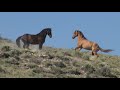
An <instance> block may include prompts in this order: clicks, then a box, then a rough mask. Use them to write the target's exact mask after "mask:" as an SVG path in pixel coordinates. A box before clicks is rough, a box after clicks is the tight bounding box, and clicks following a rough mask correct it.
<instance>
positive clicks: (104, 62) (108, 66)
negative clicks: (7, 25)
mask: <svg viewBox="0 0 120 90" xmlns="http://www.w3.org/2000/svg"><path fill="white" fill-rule="evenodd" d="M30 48H31V49H30V50H24V49H23V48H18V47H17V46H16V44H15V43H13V42H12V41H11V42H10V40H8V39H3V38H2V37H1V38H0V78H120V57H119V56H112V55H105V54H100V56H99V57H98V58H96V57H93V56H91V54H90V52H87V51H86V52H79V51H75V50H73V49H62V48H53V47H45V46H44V47H43V49H42V50H38V46H36V47H33V46H31V47H30Z"/></svg>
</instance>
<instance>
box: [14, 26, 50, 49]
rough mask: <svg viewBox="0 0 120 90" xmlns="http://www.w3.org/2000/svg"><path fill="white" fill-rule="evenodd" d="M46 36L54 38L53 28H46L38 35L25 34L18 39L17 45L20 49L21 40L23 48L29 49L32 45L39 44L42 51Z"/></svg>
mask: <svg viewBox="0 0 120 90" xmlns="http://www.w3.org/2000/svg"><path fill="white" fill-rule="evenodd" d="M46 35H48V36H49V37H50V38H52V32H51V28H45V29H43V30H42V31H41V32H40V33H38V34H36V35H32V34H24V35H22V36H20V37H18V38H17V39H16V44H17V46H18V47H20V40H22V42H23V43H24V45H23V48H28V49H29V45H30V44H33V45H36V44H39V49H42V45H43V43H44V42H45V38H46Z"/></svg>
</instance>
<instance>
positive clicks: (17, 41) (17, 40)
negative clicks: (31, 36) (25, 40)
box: [16, 36, 22, 47]
mask: <svg viewBox="0 0 120 90" xmlns="http://www.w3.org/2000/svg"><path fill="white" fill-rule="evenodd" d="M21 37H22V36H20V37H18V38H17V39H16V44H17V46H18V47H20V39H21Z"/></svg>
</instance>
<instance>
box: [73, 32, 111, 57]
mask: <svg viewBox="0 0 120 90" xmlns="http://www.w3.org/2000/svg"><path fill="white" fill-rule="evenodd" d="M75 37H78V44H77V47H76V48H75V50H77V49H79V50H81V49H82V48H83V49H86V50H92V55H96V56H97V57H98V54H97V52H98V51H99V50H100V51H102V52H106V53H107V52H110V51H113V50H111V49H106V50H104V49H102V48H100V47H99V45H98V44H97V43H95V42H92V41H89V40H87V38H86V37H85V36H84V35H83V33H82V32H81V31H79V30H76V31H75V32H74V34H73V37H72V38H73V39H74V38H75Z"/></svg>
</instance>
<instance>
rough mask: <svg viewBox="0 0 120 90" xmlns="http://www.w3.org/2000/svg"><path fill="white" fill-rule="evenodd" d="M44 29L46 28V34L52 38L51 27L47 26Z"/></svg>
mask: <svg viewBox="0 0 120 90" xmlns="http://www.w3.org/2000/svg"><path fill="white" fill-rule="evenodd" d="M46 30H47V35H48V36H49V37H50V38H52V30H51V28H47V29H46Z"/></svg>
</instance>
